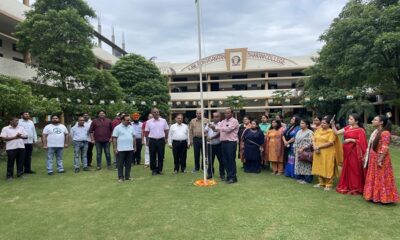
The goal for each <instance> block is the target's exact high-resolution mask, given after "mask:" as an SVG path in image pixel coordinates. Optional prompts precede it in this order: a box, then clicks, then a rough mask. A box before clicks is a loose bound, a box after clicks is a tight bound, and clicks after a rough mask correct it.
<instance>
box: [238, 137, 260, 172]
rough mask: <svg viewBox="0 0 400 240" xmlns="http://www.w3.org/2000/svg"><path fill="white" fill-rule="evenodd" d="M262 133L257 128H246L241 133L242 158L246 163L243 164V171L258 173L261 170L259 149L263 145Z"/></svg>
mask: <svg viewBox="0 0 400 240" xmlns="http://www.w3.org/2000/svg"><path fill="white" fill-rule="evenodd" d="M264 138H265V137H264V133H263V132H262V131H261V130H259V129H257V130H253V129H246V130H245V131H244V133H243V140H242V142H243V144H244V151H243V154H244V158H245V159H246V164H245V165H244V172H247V173H259V172H261V149H260V147H262V146H263V145H264Z"/></svg>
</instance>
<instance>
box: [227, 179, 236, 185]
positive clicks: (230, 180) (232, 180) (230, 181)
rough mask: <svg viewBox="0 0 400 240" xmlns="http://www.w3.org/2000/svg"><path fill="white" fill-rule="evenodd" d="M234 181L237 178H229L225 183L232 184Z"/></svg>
mask: <svg viewBox="0 0 400 240" xmlns="http://www.w3.org/2000/svg"><path fill="white" fill-rule="evenodd" d="M236 182H237V180H234V179H229V180H228V181H227V182H226V183H227V184H233V183H236Z"/></svg>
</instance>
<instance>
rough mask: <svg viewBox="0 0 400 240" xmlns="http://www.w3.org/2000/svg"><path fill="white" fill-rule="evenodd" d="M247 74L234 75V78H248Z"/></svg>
mask: <svg viewBox="0 0 400 240" xmlns="http://www.w3.org/2000/svg"><path fill="white" fill-rule="evenodd" d="M246 78H247V75H232V79H246Z"/></svg>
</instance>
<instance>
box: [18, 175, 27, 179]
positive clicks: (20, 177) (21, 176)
mask: <svg viewBox="0 0 400 240" xmlns="http://www.w3.org/2000/svg"><path fill="white" fill-rule="evenodd" d="M17 178H19V179H24V178H26V177H25V176H24V175H19V176H17Z"/></svg>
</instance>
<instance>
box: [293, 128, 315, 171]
mask: <svg viewBox="0 0 400 240" xmlns="http://www.w3.org/2000/svg"><path fill="white" fill-rule="evenodd" d="M313 136H314V132H313V131H311V130H309V129H307V130H306V131H302V130H300V131H298V132H297V134H296V140H295V142H294V152H295V170H294V172H295V174H296V175H305V176H309V175H311V170H312V163H311V162H305V161H300V160H299V154H298V152H297V150H299V149H306V148H310V147H312V139H313Z"/></svg>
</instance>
